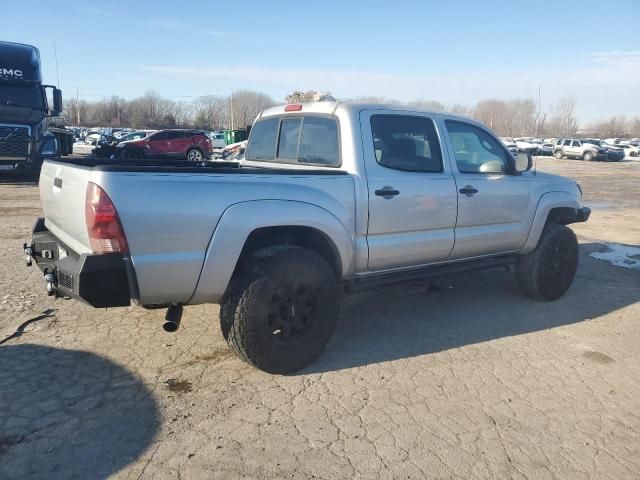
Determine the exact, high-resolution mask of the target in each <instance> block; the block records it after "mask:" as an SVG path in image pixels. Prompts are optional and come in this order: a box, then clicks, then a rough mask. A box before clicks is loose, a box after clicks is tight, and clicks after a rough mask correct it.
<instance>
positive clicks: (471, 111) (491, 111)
mask: <svg viewBox="0 0 640 480" xmlns="http://www.w3.org/2000/svg"><path fill="white" fill-rule="evenodd" d="M284 100H285V102H287V103H296V102H301V101H318V100H321V101H322V100H334V98H333V97H332V96H331V94H330V93H328V92H316V91H307V92H302V91H294V92H293V93H291V94H290V95H287V97H285V99H284ZM347 100H354V101H361V102H370V103H391V104H397V105H402V104H404V105H408V106H409V107H414V108H419V109H428V110H433V111H447V112H451V113H457V114H461V115H466V116H469V117H472V118H474V119H476V120H479V121H481V122H483V123H484V124H486V125H488V126H489V127H490V128H491V129H493V130H494V131H495V132H496V133H497V134H498V135H500V136H502V137H523V136H535V137H563V136H567V137H568V136H574V135H576V134H577V133H578V130H579V122H578V117H577V115H576V111H575V110H576V100H575V99H574V98H573V97H571V96H566V97H563V98H561V99H560V100H558V101H557V102H556V103H554V104H553V105H551V106H550V108H548V109H547V110H545V111H541V110H540V109H539V106H538V105H537V104H536V102H535V101H534V100H531V99H514V100H498V99H486V100H481V101H480V102H478V103H477V104H475V105H474V106H467V105H461V104H452V105H447V104H444V103H442V102H439V101H437V100H427V99H416V100H412V101H410V102H400V101H398V100H394V99H390V98H385V97H371V96H362V97H356V98H350V99H347ZM278 103H282V102H277V101H276V100H274V99H273V98H272V97H270V96H269V95H266V94H264V93H261V92H256V91H252V90H238V91H236V92H234V93H233V94H232V95H207V96H202V97H198V98H195V99H194V100H191V101H174V100H171V99H168V98H165V97H162V96H161V95H160V94H158V93H157V92H154V91H148V92H146V93H145V94H144V95H143V96H141V97H138V98H134V99H131V100H125V99H123V98H121V97H119V96H115V95H114V96H112V97H110V98H104V99H102V100H98V101H93V102H92V101H87V100H77V99H75V98H70V99H67V100H66V101H65V104H64V111H63V117H62V120H63V121H64V122H65V124H66V125H81V126H83V127H130V128H152V129H160V128H178V127H179V128H199V129H207V130H216V129H225V128H245V127H246V126H247V125H251V123H252V122H253V120H254V119H255V117H256V115H258V113H260V112H261V111H262V110H264V109H265V108H268V107H271V106H273V105H276V104H278ZM580 133H582V134H586V135H585V136H587V135H588V136H593V137H599V138H611V137H640V117H635V118H632V119H627V118H625V117H623V116H612V117H610V118H609V119H606V120H602V121H599V122H593V123H590V124H586V125H583V126H582V128H581V129H580Z"/></svg>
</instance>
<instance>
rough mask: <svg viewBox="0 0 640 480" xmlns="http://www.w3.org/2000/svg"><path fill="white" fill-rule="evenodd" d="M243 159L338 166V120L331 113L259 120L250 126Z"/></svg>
mask: <svg viewBox="0 0 640 480" xmlns="http://www.w3.org/2000/svg"><path fill="white" fill-rule="evenodd" d="M245 159H246V160H249V161H258V162H260V161H263V162H275V163H287V164H298V165H315V166H323V167H339V166H340V149H339V142H338V122H337V120H336V119H335V118H334V117H332V116H322V115H301V116H282V117H268V118H265V119H261V120H258V121H257V122H256V123H255V124H254V125H253V128H252V129H251V135H250V136H249V141H248V144H247V151H246V153H245Z"/></svg>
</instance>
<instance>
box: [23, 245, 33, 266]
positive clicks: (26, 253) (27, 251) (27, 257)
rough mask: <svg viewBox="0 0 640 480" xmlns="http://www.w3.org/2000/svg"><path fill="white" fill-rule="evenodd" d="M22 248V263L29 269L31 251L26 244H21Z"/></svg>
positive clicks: (31, 257)
mask: <svg viewBox="0 0 640 480" xmlns="http://www.w3.org/2000/svg"><path fill="white" fill-rule="evenodd" d="M22 248H24V261H25V263H26V264H27V267H30V266H31V265H33V249H32V248H31V246H30V245H27V244H26V243H23V244H22Z"/></svg>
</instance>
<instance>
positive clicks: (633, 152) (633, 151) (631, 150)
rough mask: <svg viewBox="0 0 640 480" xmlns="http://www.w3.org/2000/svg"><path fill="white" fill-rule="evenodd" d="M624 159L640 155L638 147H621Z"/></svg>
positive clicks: (630, 145) (631, 145)
mask: <svg viewBox="0 0 640 480" xmlns="http://www.w3.org/2000/svg"><path fill="white" fill-rule="evenodd" d="M623 150H624V154H625V157H637V156H639V154H640V147H639V146H637V145H633V144H631V143H630V144H629V145H625V146H624V147H623Z"/></svg>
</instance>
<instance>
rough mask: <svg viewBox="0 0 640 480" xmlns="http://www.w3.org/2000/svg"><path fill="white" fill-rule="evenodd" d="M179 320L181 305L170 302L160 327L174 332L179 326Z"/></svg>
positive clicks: (180, 317) (168, 331)
mask: <svg viewBox="0 0 640 480" xmlns="http://www.w3.org/2000/svg"><path fill="white" fill-rule="evenodd" d="M180 320H182V305H180V304H177V303H172V304H171V305H169V308H167V313H166V314H165V316H164V324H163V325H162V329H163V330H164V331H165V332H167V333H174V332H176V331H177V330H178V327H180Z"/></svg>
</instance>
